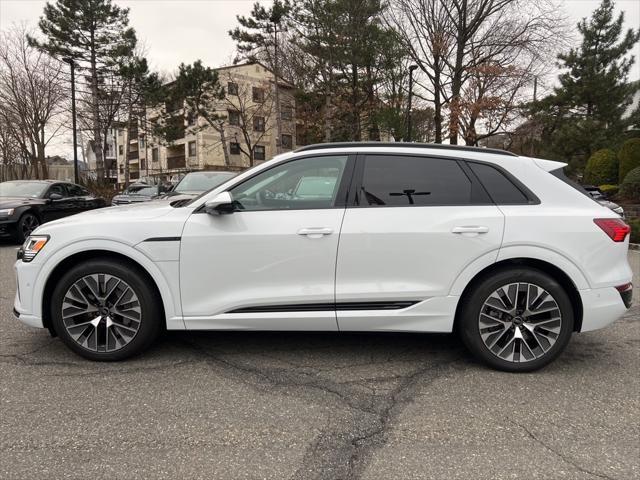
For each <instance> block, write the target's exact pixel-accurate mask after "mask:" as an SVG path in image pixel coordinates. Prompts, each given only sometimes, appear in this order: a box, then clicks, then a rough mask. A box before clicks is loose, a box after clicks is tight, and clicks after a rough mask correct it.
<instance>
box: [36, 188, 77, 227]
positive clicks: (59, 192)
mask: <svg viewBox="0 0 640 480" xmlns="http://www.w3.org/2000/svg"><path fill="white" fill-rule="evenodd" d="M52 194H55V195H56V197H55V198H51V195H52ZM45 198H46V199H47V204H46V205H44V206H43V208H42V213H43V217H44V218H43V221H45V222H50V221H51V220H57V219H59V218H63V217H66V216H68V215H73V214H74V213H76V212H75V207H74V204H73V201H72V199H71V197H69V193H68V192H67V189H66V188H65V186H64V184H62V183H54V184H53V185H51V186H50V187H49V190H47V192H46V193H45Z"/></svg>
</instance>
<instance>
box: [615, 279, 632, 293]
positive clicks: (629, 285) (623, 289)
mask: <svg viewBox="0 0 640 480" xmlns="http://www.w3.org/2000/svg"><path fill="white" fill-rule="evenodd" d="M616 290H618V291H619V292H620V293H623V292H628V291H629V290H633V283H631V282H629V283H625V284H624V285H618V286H617V287H616Z"/></svg>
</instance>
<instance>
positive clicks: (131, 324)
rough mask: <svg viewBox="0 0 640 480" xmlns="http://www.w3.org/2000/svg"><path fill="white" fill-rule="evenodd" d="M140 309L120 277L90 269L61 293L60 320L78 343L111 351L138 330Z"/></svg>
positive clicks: (119, 346) (124, 343)
mask: <svg viewBox="0 0 640 480" xmlns="http://www.w3.org/2000/svg"><path fill="white" fill-rule="evenodd" d="M141 318H142V311H141V308H140V301H139V300H138V296H137V295H136V293H135V292H134V291H133V289H132V288H131V287H130V286H129V285H128V284H127V283H126V282H125V281H124V280H122V279H120V278H118V277H116V276H114V275H108V274H106V273H94V274H91V275H87V276H85V277H82V278H80V279H79V280H78V281H76V282H75V283H74V284H73V285H71V287H70V288H69V290H68V291H67V293H66V294H65V296H64V300H63V302H62V321H63V322H64V326H65V328H66V329H67V332H68V333H69V335H70V336H71V338H73V339H74V340H75V341H76V342H78V344H80V345H81V346H82V347H84V348H86V349H88V350H91V351H94V352H113V351H115V350H119V349H121V348H122V347H124V346H125V345H127V344H128V343H129V342H130V341H131V340H133V338H134V337H135V336H136V333H138V330H139V329H140V320H141Z"/></svg>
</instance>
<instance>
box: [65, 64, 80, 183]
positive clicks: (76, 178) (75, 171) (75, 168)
mask: <svg viewBox="0 0 640 480" xmlns="http://www.w3.org/2000/svg"><path fill="white" fill-rule="evenodd" d="M62 61H63V62H65V63H68V64H69V66H70V67H71V123H72V125H73V178H74V181H75V183H76V184H79V183H80V178H79V175H78V141H77V135H78V132H77V128H76V76H75V75H76V73H75V70H76V64H75V62H74V61H73V58H69V57H65V58H63V59H62Z"/></svg>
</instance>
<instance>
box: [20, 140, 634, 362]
mask: <svg viewBox="0 0 640 480" xmlns="http://www.w3.org/2000/svg"><path fill="white" fill-rule="evenodd" d="M563 167H564V164H562V163H558V162H553V161H548V160H540V159H533V158H527V157H518V156H515V155H513V154H510V153H508V152H503V151H497V150H488V149H476V148H467V147H451V146H441V145H420V144H380V143H376V144H366V143H365V144H362V143H360V144H326V145H314V146H308V147H304V148H301V149H299V150H297V151H296V152H291V153H287V154H283V155H280V156H278V157H276V158H274V159H273V160H271V161H268V162H266V163H263V164H261V165H259V166H257V167H255V168H252V169H250V170H248V171H246V172H244V173H242V174H240V175H238V176H237V177H234V178H233V179H231V180H229V181H228V182H226V183H224V184H222V185H221V186H219V187H216V188H215V189H214V190H212V191H209V192H208V193H205V194H203V195H202V196H200V197H197V198H196V199H194V200H193V201H191V202H190V203H188V204H186V205H182V206H171V205H169V204H168V203H158V202H152V203H147V204H140V205H132V206H124V207H117V208H107V209H102V210H97V211H94V212H89V213H83V214H80V215H76V216H73V217H69V218H66V219H63V220H59V221H55V222H51V223H48V224H46V225H43V226H41V227H40V228H38V229H37V231H35V232H34V233H33V234H32V235H31V237H30V238H29V239H28V240H27V241H26V242H25V244H24V246H23V248H22V249H21V250H20V252H19V254H18V257H19V258H18V261H17V263H16V272H17V281H18V289H17V294H16V299H15V313H16V315H17V316H18V317H19V318H20V320H22V321H23V322H25V323H26V324H28V325H32V326H35V327H46V328H48V329H49V330H50V331H51V332H52V333H54V334H57V335H58V336H59V337H60V338H61V339H62V340H63V341H64V342H65V343H66V344H67V345H68V346H69V347H70V348H71V349H72V350H73V351H75V352H76V353H78V354H80V355H82V356H84V357H86V358H89V359H93V360H119V359H124V358H126V357H129V356H131V355H134V354H137V353H139V352H141V351H142V350H144V349H145V348H146V347H147V346H148V345H149V344H150V343H151V342H152V341H153V340H154V339H155V338H156V336H157V335H158V333H159V332H160V331H161V330H162V329H163V328H165V327H166V328H167V329H170V330H191V329H193V330H249V329H253V330H303V331H343V332H345V331H346V332H349V331H368V332H391V331H394V332H451V331H457V332H459V333H460V335H461V337H462V339H463V341H464V343H465V344H466V345H467V347H468V348H469V349H470V350H471V351H472V352H473V353H474V354H475V355H476V356H477V357H478V358H480V359H482V360H483V361H484V362H486V363H488V364H489V365H491V366H493V367H495V368H498V369H502V370H508V371H530V370H535V369H537V368H540V367H542V366H543V365H545V364H547V363H549V362H550V361H552V360H553V359H554V358H556V357H557V356H558V355H559V354H560V352H561V351H562V350H563V349H564V348H565V346H566V345H567V342H568V341H569V338H570V336H571V335H572V333H573V332H585V331H590V330H595V329H598V328H602V327H604V326H606V325H608V324H610V323H611V322H613V321H615V320H616V319H617V318H619V317H620V316H621V315H623V314H624V312H625V311H626V309H627V308H628V307H629V306H630V303H631V292H632V285H631V269H630V267H629V265H628V263H627V249H628V241H629V240H628V236H629V235H628V234H629V227H628V226H627V225H626V224H625V223H624V222H623V221H622V220H621V219H620V218H619V217H618V216H617V215H616V214H615V213H614V212H612V211H611V210H609V209H608V208H605V207H603V206H601V205H599V204H598V203H596V202H595V201H594V200H593V199H591V198H589V196H587V195H585V194H584V193H582V192H581V191H579V190H577V189H575V188H574V187H573V186H572V185H570V184H569V183H567V182H566V181H565V180H566V179H564V176H563V174H562V169H563Z"/></svg>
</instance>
